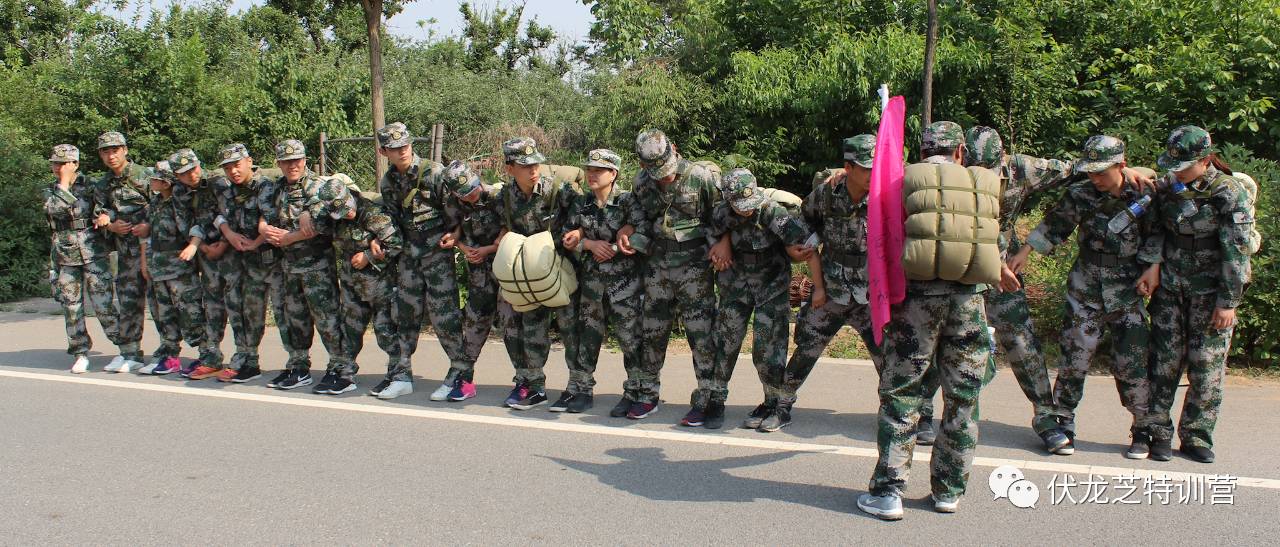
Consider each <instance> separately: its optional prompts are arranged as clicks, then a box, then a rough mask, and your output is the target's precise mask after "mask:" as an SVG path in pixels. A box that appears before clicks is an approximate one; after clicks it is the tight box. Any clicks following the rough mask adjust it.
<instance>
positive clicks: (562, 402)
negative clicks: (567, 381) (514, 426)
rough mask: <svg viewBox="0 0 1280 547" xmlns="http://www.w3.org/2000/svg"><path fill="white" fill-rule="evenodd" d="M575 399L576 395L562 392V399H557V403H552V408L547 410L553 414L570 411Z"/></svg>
mask: <svg viewBox="0 0 1280 547" xmlns="http://www.w3.org/2000/svg"><path fill="white" fill-rule="evenodd" d="M574 398H575V396H574V394H572V393H569V392H568V391H562V392H560V398H559V399H556V402H554V403H551V407H550V408H548V409H547V410H550V411H551V412H564V411H566V410H569V403H570V402H571V401H573V399H574ZM521 410H523V409H521Z"/></svg>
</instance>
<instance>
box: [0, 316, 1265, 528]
mask: <svg viewBox="0 0 1280 547" xmlns="http://www.w3.org/2000/svg"><path fill="white" fill-rule="evenodd" d="M91 324H92V332H93V335H94V339H95V341H97V343H98V348H99V349H100V350H106V351H110V345H109V344H108V343H107V342H106V341H105V338H104V337H103V336H102V335H101V331H99V330H97V325H96V322H93V321H91ZM63 336H64V334H63V330H62V322H61V318H60V317H58V316H52V315H44V314H30V313H0V390H3V393H4V395H3V396H0V424H2V425H0V435H2V436H3V439H4V442H3V443H0V515H3V517H0V543H4V544H37V543H40V544H49V543H53V544H173V543H184V544H187V543H195V544H227V543H254V544H306V543H321V542H326V543H335V542H336V543H342V544H370V543H397V544H406V543H410V544H446V543H447V544H498V543H503V544H510V543H532V544H557V545H585V544H661V545H668V544H693V543H700V544H747V543H751V544H848V543H853V542H855V541H858V542H864V541H869V542H879V543H895V544H900V543H938V544H973V543H978V542H981V543H983V544H1015V543H1016V544H1028V543H1030V544H1044V543H1068V542H1069V543H1103V542H1106V543H1119V542H1124V543H1136V544H1167V543H1169V542H1170V541H1177V542H1178V543H1182V544H1188V545H1195V544H1210V543H1213V544H1221V543H1224V542H1229V543H1232V544H1238V543H1244V544H1263V543H1265V544H1274V541H1275V540H1274V538H1275V537H1277V536H1280V520H1278V519H1277V518H1276V515H1277V514H1278V513H1277V509H1276V507H1277V504H1278V503H1280V463H1277V460H1276V458H1275V456H1274V453H1273V452H1271V449H1273V447H1274V446H1275V445H1276V441H1277V440H1280V436H1277V435H1276V433H1275V432H1276V431H1277V430H1280V383H1276V382H1271V381H1261V380H1248V379H1240V378H1235V377H1232V378H1230V382H1229V386H1228V389H1227V395H1226V398H1225V405H1224V409H1223V415H1222V420H1221V422H1220V423H1219V425H1218V431H1217V447H1216V449H1217V452H1218V462H1217V463H1215V464H1212V465H1203V464H1198V463H1195V462H1192V461H1190V460H1187V459H1184V458H1181V457H1175V459H1174V460H1173V461H1171V462H1166V463H1159V462H1152V461H1139V462H1133V461H1130V460H1126V459H1124V458H1123V457H1122V456H1121V455H1120V453H1121V452H1122V451H1123V450H1124V448H1125V447H1126V446H1127V443H1128V438H1127V428H1128V416H1127V413H1126V412H1125V410H1124V409H1123V407H1121V406H1120V403H1119V399H1118V397H1117V394H1116V391H1115V388H1114V387H1113V386H1114V383H1113V382H1112V381H1111V379H1110V378H1108V377H1104V376H1098V377H1091V378H1089V381H1088V387H1087V390H1086V396H1085V400H1084V402H1083V404H1082V409H1081V413H1080V416H1079V438H1078V449H1077V452H1076V454H1075V455H1074V456H1069V457H1063V456H1047V455H1044V454H1043V452H1042V451H1041V450H1039V441H1038V439H1037V438H1036V437H1035V436H1034V435H1033V434H1032V433H1031V431H1030V429H1029V422H1030V405H1029V404H1028V403H1027V402H1026V400H1025V399H1024V398H1023V396H1022V393H1021V391H1020V390H1019V389H1018V387H1017V384H1016V382H1015V381H1014V379H1013V375H1012V374H1011V373H1009V372H1008V371H1007V370H1002V371H1001V373H1000V374H999V375H998V376H997V378H996V380H995V381H994V382H993V384H992V385H991V386H989V388H988V389H987V390H986V391H984V393H983V397H982V412H983V420H982V423H981V440H980V444H981V446H980V447H979V449H978V455H977V456H978V458H977V461H976V462H975V466H974V468H973V473H972V478H971V481H970V488H969V493H968V495H966V496H965V497H964V498H963V499H962V501H961V506H960V512H959V513H957V514H954V515H941V514H937V513H934V512H933V511H932V510H931V506H930V505H929V503H928V501H927V500H928V495H929V486H928V477H927V469H928V467H927V457H928V452H927V450H926V449H922V450H919V451H918V454H917V461H916V462H915V466H914V469H913V476H912V480H911V482H910V484H909V487H908V490H907V496H906V497H907V503H906V506H907V507H906V509H907V511H906V512H907V514H906V518H905V519H904V520H903V521H901V522H896V523H886V522H880V521H878V520H875V519H873V518H870V517H868V516H866V515H863V514H862V513H861V512H860V511H858V510H857V508H856V506H855V505H854V498H855V497H856V496H857V495H858V494H860V493H861V492H863V491H864V489H865V487H866V483H867V479H868V478H869V477H870V475H871V470H872V468H873V467H874V464H875V444H874V436H875V429H874V423H875V407H876V400H875V387H874V386H875V372H874V369H872V368H871V367H870V366H869V364H868V363H861V362H847V361H831V362H823V363H821V364H820V365H819V367H818V369H817V370H815V372H814V374H813V375H812V376H811V377H810V381H809V383H808V384H807V385H806V386H805V388H804V389H803V390H802V391H801V400H800V402H799V403H798V404H797V410H796V412H795V423H794V424H793V425H792V426H791V427H788V428H786V429H784V430H783V431H781V432H778V433H773V434H761V433H757V432H754V431H748V430H742V429H732V428H729V429H724V430H721V431H707V430H702V429H694V430H691V429H686V428H681V427H679V426H677V425H675V423H676V422H677V421H678V420H679V418H680V416H682V415H683V414H684V412H685V410H687V406H686V405H687V401H688V399H687V394H688V393H689V391H690V389H692V387H693V385H694V382H693V375H692V371H691V364H690V363H691V361H690V359H689V357H688V356H682V355H672V356H671V357H670V359H669V360H668V363H667V367H666V369H665V374H664V376H663V381H664V385H663V392H664V397H665V401H664V403H663V406H662V407H661V408H660V410H659V411H658V412H657V413H655V414H654V415H653V416H651V417H650V418H648V419H646V420H644V421H642V422H629V421H627V420H618V419H612V418H609V417H608V409H609V407H611V406H612V404H613V403H614V402H615V401H616V399H617V397H618V394H619V393H620V387H621V382H622V379H623V378H624V374H623V371H622V367H621V356H619V355H616V354H605V355H603V356H602V357H601V364H600V371H599V372H598V374H597V379H598V381H599V385H598V386H597V402H596V408H594V409H592V410H591V411H588V412H587V413H585V414H581V415H565V414H552V413H549V412H547V411H546V410H545V407H542V408H541V409H535V410H532V411H529V412H523V413H522V412H517V411H512V410H508V409H504V408H501V407H499V406H498V405H499V404H500V403H501V400H502V398H503V397H505V395H506V392H507V391H508V390H509V388H510V386H509V385H508V384H509V381H510V377H511V368H510V364H509V363H508V361H507V359H506V354H505V352H504V351H503V348H502V347H501V345H498V344H491V345H490V346H488V347H487V348H486V349H485V352H484V354H483V355H482V357H481V361H480V363H479V364H478V366H477V381H478V382H479V384H480V395H479V397H477V398H476V399H472V400H470V401H467V402H464V403H432V402H430V401H428V400H427V395H428V394H429V392H430V391H431V390H432V389H434V388H435V386H436V385H437V382H438V381H439V379H440V377H441V376H443V374H444V372H445V368H446V366H447V365H446V362H445V360H444V355H443V352H442V351H441V350H440V347H439V345H438V344H437V343H435V342H434V341H430V340H424V342H423V344H422V345H421V346H420V349H419V354H418V356H417V358H416V359H415V373H416V374H417V375H418V381H417V390H418V391H417V392H416V393H414V394H412V395H410V396H407V397H403V398H401V399H397V400H395V401H378V400H376V399H373V398H371V397H367V396H364V395H363V390H361V391H360V392H356V393H350V394H346V395H343V396H339V397H331V396H321V395H313V394H311V393H309V392H301V390H299V392H290V393H286V392H280V391H275V390H269V389H267V388H266V387H265V386H263V385H262V383H261V382H262V381H259V382H254V383H250V384H244V385H227V384H219V383H217V382H215V381H212V380H206V381H203V382H188V381H184V380H182V379H180V378H176V377H165V378H143V377H138V376H135V375H117V374H109V373H104V372H101V367H102V365H104V364H106V362H107V361H108V360H109V359H110V357H111V356H112V355H111V354H110V353H105V354H103V353H95V354H94V355H93V357H92V361H93V367H92V371H91V372H90V373H89V374H85V375H71V374H68V373H67V372H66V371H65V369H66V368H67V367H68V366H69V364H70V363H69V358H68V356H67V355H66V354H65V353H64V352H63V348H64V347H65V339H64V338H63ZM230 338H231V337H230V333H229V332H228V335H227V340H226V346H225V347H224V350H225V351H227V352H228V354H229V353H230V350H231V347H230V342H231V341H230ZM316 344H317V347H316V348H315V350H314V353H315V356H314V361H315V362H316V363H317V365H320V364H323V363H324V362H325V357H324V352H323V349H322V348H320V346H319V341H318V340H317V342H316ZM154 346H155V340H154V332H153V330H152V328H151V327H150V326H148V330H147V339H146V340H144V348H153V347H154ZM191 354H192V352H191V351H190V350H188V351H187V355H188V356H190V355H191ZM263 356H264V359H263V363H264V366H265V367H267V368H271V369H274V368H278V366H279V365H278V364H279V363H282V362H283V358H284V355H283V353H282V352H281V351H280V347H279V341H278V338H276V335H275V333H274V330H272V331H269V332H268V334H267V337H266V340H265V342H264V348H263ZM383 357H384V356H383V355H382V354H381V353H380V352H379V351H378V350H377V346H376V344H373V343H372V340H370V343H369V344H367V345H366V351H365V354H364V355H363V356H362V357H361V359H360V361H361V365H362V367H363V368H362V369H361V373H360V377H359V381H360V384H361V385H362V386H365V387H368V386H371V385H372V384H373V383H375V382H376V380H377V379H378V377H379V376H380V375H381V373H382V371H383V370H384V369H383ZM748 360H749V359H748ZM547 370H548V376H549V380H548V386H549V387H550V388H552V393H550V395H551V396H552V397H553V398H554V397H555V396H556V395H558V391H559V390H558V389H557V388H559V387H561V386H563V385H564V382H565V380H566V379H567V374H566V371H565V367H564V363H563V359H562V354H561V353H559V352H558V351H557V352H553V353H552V357H551V361H550V363H549V364H548V366H547ZM738 371H739V373H738V375H737V378H735V380H734V382H733V384H732V385H731V387H732V391H731V395H730V401H729V403H730V408H729V415H728V417H729V424H728V425H730V426H732V425H736V422H738V421H740V420H741V419H742V417H743V416H744V415H745V414H746V413H747V412H748V411H749V410H750V409H751V407H753V406H754V405H755V404H756V403H757V402H758V398H759V397H760V392H759V386H758V383H757V381H756V379H755V378H754V374H753V372H754V371H753V370H752V368H751V367H750V365H749V364H748V363H746V362H745V361H744V362H743V363H740V364H739V367H738ZM263 381H264V380H263ZM1179 404H1180V402H1179ZM939 406H940V402H939ZM1005 465H1014V466H1017V467H1019V468H1020V469H1021V470H1022V471H1023V473H1024V474H1025V477H1026V479H1027V480H1028V481H1030V483H1031V484H1034V485H1035V486H1036V488H1037V489H1038V490H1039V498H1038V502H1037V504H1036V506H1035V507H1034V508H1028V509H1022V508H1018V507H1015V506H1014V505H1013V504H1012V503H1011V502H1010V500H1007V499H994V496H993V495H992V492H991V490H990V487H989V482H988V481H989V478H990V476H991V475H992V472H993V470H995V469H996V468H997V467H999V466H1005ZM1091 474H1092V475H1093V482H1095V483H1097V484H1095V485H1094V486H1092V487H1091V486H1089V485H1088V484H1087V483H1088V482H1089V481H1090V476H1091ZM1161 475H1168V478H1159V477H1160V476H1161ZM1224 475H1230V476H1231V477H1233V478H1231V479H1228V478H1225V477H1223V476H1224ZM1152 477H1156V478H1152ZM1069 481H1075V485H1074V486H1070V487H1067V488H1063V487H1061V485H1062V484H1064V483H1069ZM1051 483H1052V486H1051ZM1081 483H1086V484H1083V485H1082V484H1081ZM1131 485H1136V486H1135V488H1134V489H1133V490H1132V491H1130V490H1128V488H1127V486H1131ZM1215 489H1216V490H1215ZM1090 490H1092V491H1093V492H1094V494H1095V495H1097V497H1099V498H1103V499H1106V500H1113V499H1115V498H1118V497H1120V498H1123V499H1124V501H1126V502H1130V501H1136V502H1137V503H1132V504H1130V503H1098V499H1093V500H1086V498H1088V497H1089V492H1090ZM1100 490H1101V492H1099V491H1100ZM1161 492H1163V493H1164V494H1163V495H1162V494H1161ZM1197 494H1198V496H1197ZM1215 494H1216V495H1215ZM1180 498H1190V499H1186V500H1183V499H1180ZM1215 501H1216V502H1220V503H1214V502H1215ZM1226 502H1230V503H1226Z"/></svg>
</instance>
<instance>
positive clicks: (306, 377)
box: [276, 370, 312, 391]
mask: <svg viewBox="0 0 1280 547" xmlns="http://www.w3.org/2000/svg"><path fill="white" fill-rule="evenodd" d="M311 382H312V380H311V371H309V370H295V371H292V372H290V373H289V376H288V377H287V378H285V379H284V380H283V381H281V382H280V383H278V384H276V389H283V390H285V391H288V390H291V389H298V388H300V387H304V386H309V385H311Z"/></svg>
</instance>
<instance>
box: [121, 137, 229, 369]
mask: <svg viewBox="0 0 1280 547" xmlns="http://www.w3.org/2000/svg"><path fill="white" fill-rule="evenodd" d="M150 178H151V192H152V197H151V203H150V204H149V206H148V207H147V223H148V224H149V225H150V226H151V229H150V235H149V237H148V238H147V239H146V241H145V242H144V243H143V247H144V250H145V254H144V256H145V259H144V260H143V262H142V273H143V275H144V276H146V278H147V282H148V283H150V284H151V296H152V298H153V299H154V300H155V306H154V307H155V311H154V313H153V314H152V317H151V319H152V321H154V322H155V324H156V331H157V332H159V333H160V347H159V348H158V349H156V351H155V352H154V353H152V359H153V361H152V363H151V364H149V365H147V367H146V368H144V369H142V370H140V371H139V372H140V373H142V374H154V375H163V374H169V373H171V372H177V371H178V370H179V369H180V368H181V365H180V364H179V361H178V354H179V353H181V351H182V340H183V339H184V338H185V339H186V341H187V344H188V345H190V346H191V347H193V348H199V349H200V356H201V359H204V358H206V357H207V356H208V355H209V354H210V353H211V352H212V348H210V347H209V345H208V339H207V337H206V333H205V320H204V307H203V305H202V304H201V301H200V299H201V296H202V295H201V289H200V280H199V278H198V277H197V275H198V274H197V272H196V270H195V268H194V267H193V264H192V261H193V260H194V259H195V258H196V253H197V251H198V250H199V245H200V238H198V237H195V236H193V235H191V218H192V216H193V215H192V213H191V211H190V210H189V209H187V208H186V205H185V204H183V203H182V202H181V201H179V200H178V199H176V198H174V196H173V187H174V185H176V184H178V179H177V177H175V176H174V174H173V170H171V169H170V168H169V162H167V161H162V162H158V163H156V166H155V169H154V170H151V175H150Z"/></svg>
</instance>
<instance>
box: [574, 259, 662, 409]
mask: <svg viewBox="0 0 1280 547" xmlns="http://www.w3.org/2000/svg"><path fill="white" fill-rule="evenodd" d="M632 284H633V285H634V286H635V288H637V289H638V288H639V283H632ZM609 286H610V280H609V279H608V278H607V277H605V275H603V274H598V275H592V276H588V277H586V278H585V279H581V280H580V284H579V285H578V291H579V292H578V314H579V317H580V319H579V322H578V329H579V330H578V347H579V348H580V349H579V350H578V360H577V362H578V364H579V367H578V369H577V370H570V371H569V376H570V377H571V379H570V384H571V385H573V386H574V387H576V388H578V393H586V394H591V393H592V388H593V387H594V386H595V384H596V381H595V372H596V365H597V364H598V363H599V361H600V347H601V346H602V345H604V341H605V340H606V339H607V338H608V337H609V329H610V327H612V328H613V333H614V335H616V336H617V338H618V346H619V349H621V350H622V368H623V369H624V370H626V372H627V380H626V381H625V382H623V384H622V393H623V396H625V397H626V398H628V399H631V400H632V401H636V402H641V403H655V404H656V403H657V402H658V370H657V369H655V368H646V367H645V364H646V363H645V361H644V356H643V355H642V353H641V349H640V346H641V342H642V338H641V333H640V327H641V323H640V316H641V314H642V313H644V306H643V305H642V304H641V302H640V298H639V296H640V295H639V294H638V293H639V291H638V290H636V291H633V292H634V293H637V294H624V295H610V294H609V292H608V287H609Z"/></svg>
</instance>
